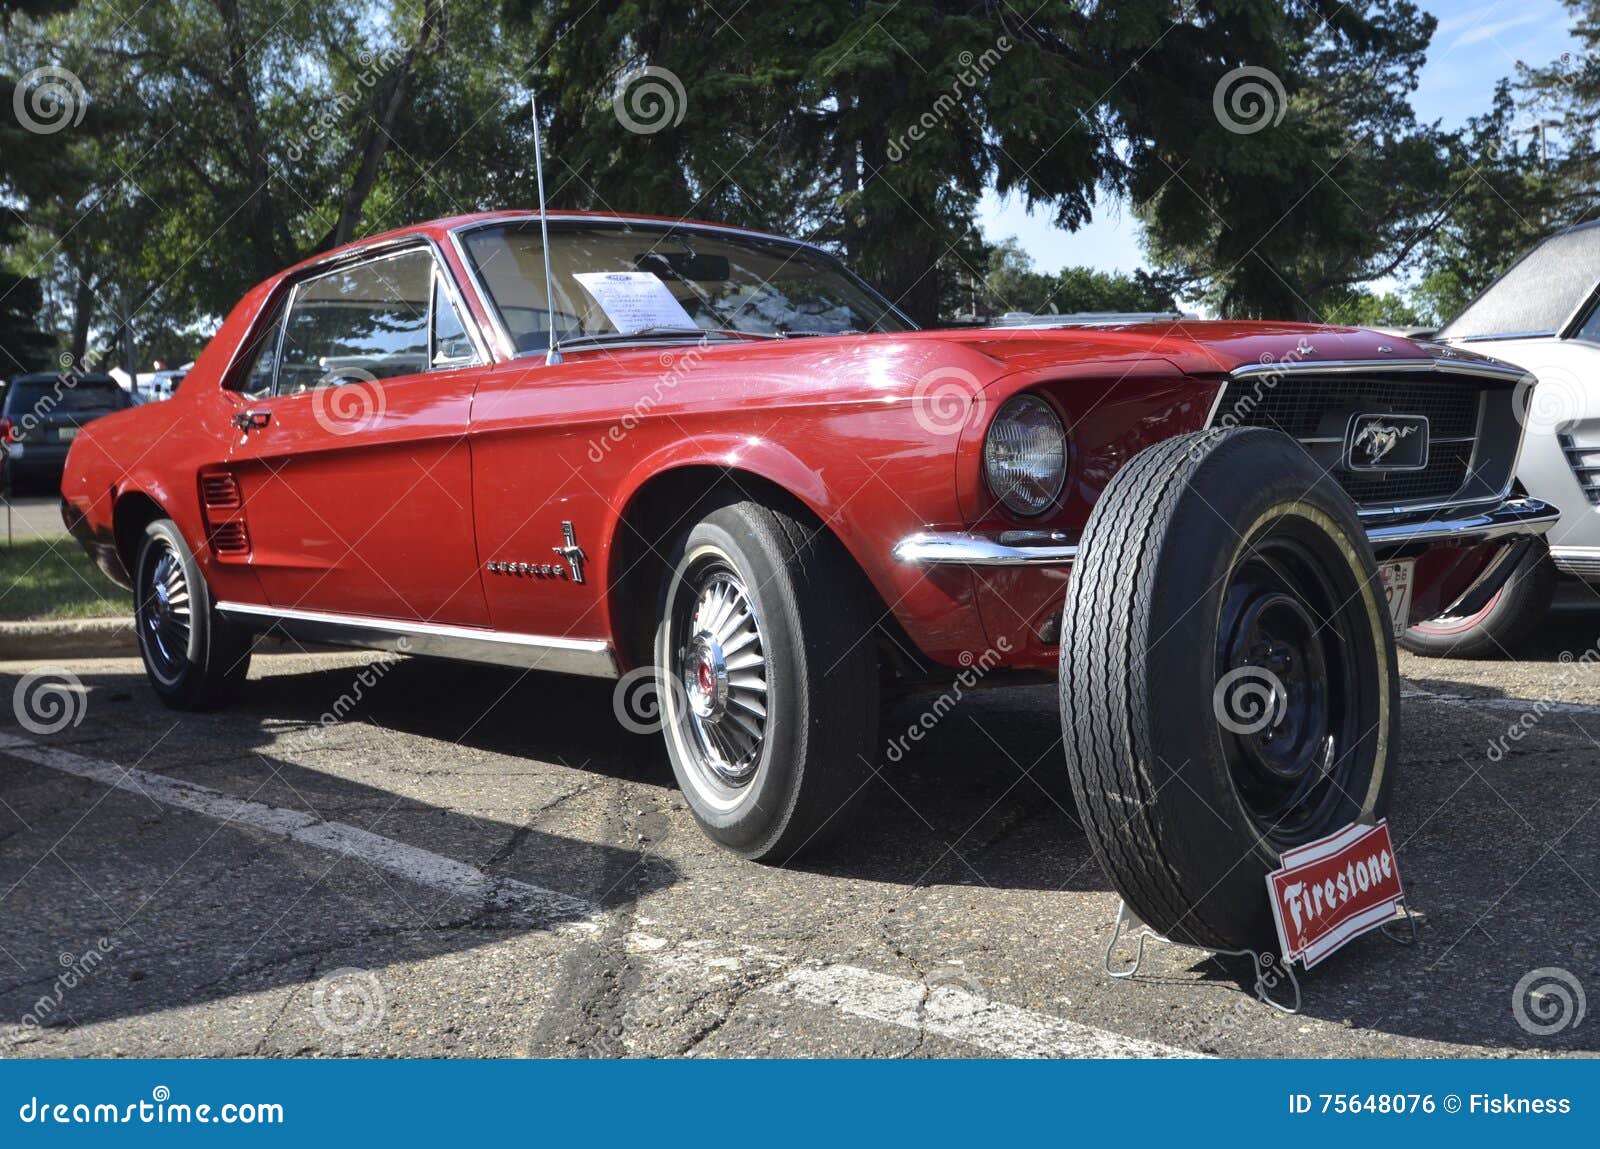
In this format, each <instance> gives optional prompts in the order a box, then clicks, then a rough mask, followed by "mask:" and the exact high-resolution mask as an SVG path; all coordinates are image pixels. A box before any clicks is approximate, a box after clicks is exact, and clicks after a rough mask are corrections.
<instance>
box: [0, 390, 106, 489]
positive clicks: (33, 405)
mask: <svg viewBox="0 0 1600 1149" xmlns="http://www.w3.org/2000/svg"><path fill="white" fill-rule="evenodd" d="M131 405H132V404H131V401H130V400H129V398H128V393H127V392H126V391H124V390H123V389H122V388H121V387H119V386H118V385H117V381H116V380H115V379H113V378H111V376H109V375H57V374H55V373H53V372H38V373H35V374H31V375H19V376H18V377H17V378H15V379H13V380H12V381H11V385H10V386H9V387H7V388H6V392H5V399H4V401H3V405H0V440H3V441H4V444H5V469H6V480H7V482H6V486H7V488H8V489H14V490H15V489H25V488H33V487H40V488H44V487H48V488H50V489H54V488H56V487H58V486H59V485H60V483H61V469H62V466H63V465H64V464H65V463H66V461H67V450H68V448H69V447H71V446H72V441H73V440H74V439H75V438H77V435H78V431H79V429H80V428H82V427H83V426H84V425H85V424H87V423H89V422H92V421H93V420H95V419H98V418H99V417H100V416H102V415H109V414H110V413H111V412H113V411H121V410H124V409H126V408H127V407H129V406H131Z"/></svg>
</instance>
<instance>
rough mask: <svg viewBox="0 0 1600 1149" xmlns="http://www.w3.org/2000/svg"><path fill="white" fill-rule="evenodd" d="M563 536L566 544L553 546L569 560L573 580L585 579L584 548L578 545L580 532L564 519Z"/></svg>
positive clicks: (562, 525)
mask: <svg viewBox="0 0 1600 1149" xmlns="http://www.w3.org/2000/svg"><path fill="white" fill-rule="evenodd" d="M561 537H562V539H563V540H564V542H565V543H566V545H565V546H559V547H551V548H550V549H551V550H553V551H555V552H556V554H558V555H560V556H561V557H562V558H564V559H566V560H567V565H568V566H569V567H571V568H572V581H573V582H582V581H583V560H584V558H585V557H587V556H585V555H584V553H583V548H582V547H580V546H579V545H578V534H577V532H576V531H574V530H573V529H572V523H571V522H568V521H563V522H562V524H561Z"/></svg>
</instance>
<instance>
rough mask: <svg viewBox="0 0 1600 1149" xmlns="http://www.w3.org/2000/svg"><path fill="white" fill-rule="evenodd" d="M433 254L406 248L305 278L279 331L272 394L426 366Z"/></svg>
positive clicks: (406, 372)
mask: <svg viewBox="0 0 1600 1149" xmlns="http://www.w3.org/2000/svg"><path fill="white" fill-rule="evenodd" d="M432 289H433V256H432V255H431V254H429V253H428V252H426V251H408V252H403V253H402V254H400V255H391V256H387V257H384V258H381V259H375V260H373V261H371V262H370V263H361V264H357V265H355V266H354V267H347V268H342V269H340V270H339V271H333V272H329V273H328V274H326V275H320V276H318V277H316V278H315V279H308V280H306V281H305V282H304V283H302V284H301V285H300V287H299V288H298V289H297V290H296V291H295V295H294V302H293V304H292V305H291V306H290V309H289V322H288V324H287V326H286V327H285V329H284V340H283V353H282V363H281V365H280V366H279V369H278V394H280V395H294V394H297V393H299V392H301V391H306V390H309V389H311V388H313V387H325V386H330V385H333V384H338V383H347V382H350V381H351V380H355V379H389V378H393V377H394V376H396V375H415V374H417V373H419V372H422V371H426V370H428V367H429V355H428V343H429V333H428V309H429V308H428V305H429V298H430V294H431V292H432Z"/></svg>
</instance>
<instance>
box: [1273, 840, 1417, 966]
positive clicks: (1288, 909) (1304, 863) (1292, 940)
mask: <svg viewBox="0 0 1600 1149" xmlns="http://www.w3.org/2000/svg"><path fill="white" fill-rule="evenodd" d="M1267 891H1268V893H1269V895H1270V896H1271V899H1272V916H1273V920H1274V921H1275V922H1276V923H1277V926H1278V941H1279V944H1280V945H1281V947H1282V950H1283V960H1284V961H1295V960H1297V959H1298V960H1299V961H1300V963H1301V964H1302V965H1303V966H1305V968H1306V969H1310V968H1311V967H1312V966H1314V965H1316V964H1317V963H1318V962H1320V961H1322V960H1323V959H1324V958H1326V957H1327V956H1328V955H1329V954H1331V953H1333V952H1334V951H1335V950H1337V949H1339V947H1341V946H1343V945H1344V944H1345V943H1346V942H1349V941H1351V940H1353V939H1355V938H1358V937H1360V936H1361V935H1362V934H1364V933H1367V932H1369V931H1371V930H1375V929H1377V928H1378V927H1380V926H1382V925H1383V924H1384V923H1385V922H1387V921H1388V920H1389V919H1390V918H1391V917H1393V916H1394V912H1395V909H1396V907H1398V906H1399V904H1400V903H1401V902H1402V901H1403V900H1404V899H1405V891H1404V890H1403V889H1402V888H1401V886H1400V867H1399V866H1398V865H1397V864H1396V863H1395V858H1394V846H1393V844H1392V843H1391V842H1390V840H1389V823H1388V821H1387V820H1385V821H1381V822H1379V823H1378V824H1377V825H1376V826H1360V825H1355V826H1349V827H1346V828H1345V829H1343V830H1340V831H1339V832H1338V833H1336V834H1332V835H1330V836H1328V837H1326V838H1323V839H1321V840H1319V841H1316V842H1310V843H1308V844H1306V845H1304V846H1300V847H1298V848H1296V849H1293V850H1288V851H1286V852H1285V853H1284V855H1283V866H1282V868H1281V869H1278V870H1275V871H1273V872H1272V873H1270V874H1268V875H1267Z"/></svg>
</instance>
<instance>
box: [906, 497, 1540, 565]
mask: <svg viewBox="0 0 1600 1149" xmlns="http://www.w3.org/2000/svg"><path fill="white" fill-rule="evenodd" d="M1560 514H1561V512H1559V511H1557V510H1556V509H1555V508H1554V507H1552V506H1550V505H1549V504H1548V503H1545V502H1543V501H1541V500H1539V499H1526V498H1522V499H1507V500H1506V501H1505V502H1503V503H1501V504H1500V505H1499V506H1498V507H1494V508H1492V509H1490V510H1487V511H1464V512H1460V513H1456V514H1451V513H1450V512H1441V513H1436V514H1434V515H1432V516H1430V517H1429V518H1427V519H1424V520H1421V521H1420V522H1401V523H1373V524H1371V525H1369V526H1368V527H1367V539H1368V540H1369V541H1370V542H1371V543H1372V546H1373V549H1374V550H1377V551H1393V550H1396V549H1398V548H1401V547H1406V546H1410V545H1412V544H1415V543H1434V542H1457V543H1481V542H1488V541H1490V540H1492V539H1500V538H1508V537H1511V536H1515V535H1540V534H1543V533H1544V532H1545V531H1548V530H1549V529H1550V527H1551V526H1552V525H1553V524H1554V523H1555V521H1556V519H1558V518H1559V517H1560ZM1077 556H1078V547H1077V544H1075V543H1068V542H1067V541H1066V536H1065V535H1061V534H1059V533H1051V532H1048V531H1007V532H1005V533H1003V534H1000V535H995V536H989V535H975V534H966V533H962V532H956V531H924V532H919V533H917V534H914V535H907V536H906V537H905V538H903V539H901V540H900V541H899V542H898V543H896V544H895V547H894V557H895V558H896V560H898V561H899V562H903V563H910V564H913V565H916V566H971V567H1063V566H1071V565H1072V560H1073V559H1075V558H1077Z"/></svg>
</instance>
